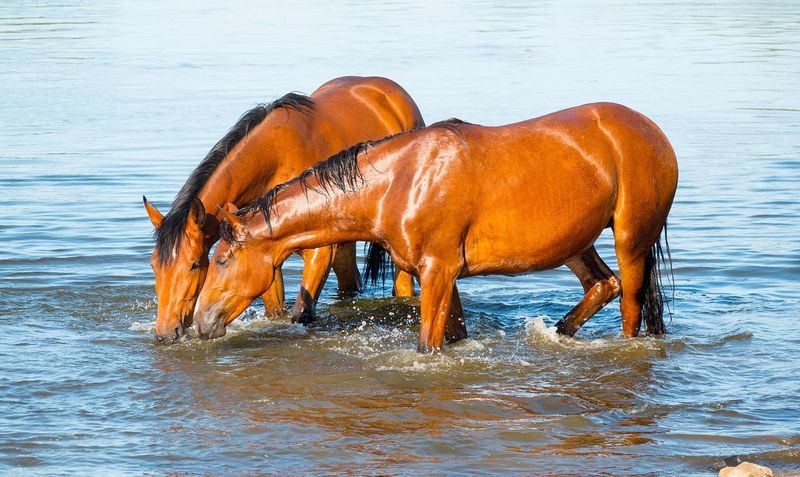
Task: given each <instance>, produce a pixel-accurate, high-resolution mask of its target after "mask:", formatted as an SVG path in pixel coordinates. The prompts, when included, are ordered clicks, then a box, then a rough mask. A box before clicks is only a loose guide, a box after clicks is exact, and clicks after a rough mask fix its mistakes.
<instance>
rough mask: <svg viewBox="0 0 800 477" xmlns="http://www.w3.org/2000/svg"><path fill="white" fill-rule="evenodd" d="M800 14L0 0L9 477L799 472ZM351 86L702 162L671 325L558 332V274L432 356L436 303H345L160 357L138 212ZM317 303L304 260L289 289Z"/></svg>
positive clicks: (478, 303) (293, 270) (489, 296)
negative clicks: (274, 107)
mask: <svg viewBox="0 0 800 477" xmlns="http://www.w3.org/2000/svg"><path fill="white" fill-rule="evenodd" d="M799 19H800V8H798V6H797V5H796V2H762V3H752V2H751V3H746V4H745V3H736V2H733V3H731V2H718V3H714V4H710V5H709V4H701V3H691V4H664V5H660V4H652V3H644V2H612V3H604V4H597V5H595V4H577V3H568V4H564V3H557V2H523V3H521V4H519V5H507V4H504V3H486V2H471V1H470V2H461V3H457V4H451V5H442V4H439V3H437V2H428V3H416V4H408V3H402V4H400V3H383V4H380V5H376V4H372V3H363V2H352V1H350V2H346V3H345V4H338V5H337V4H328V3H321V2H309V3H306V4H303V5H299V6H298V5H292V6H288V4H287V5H286V6H278V5H269V6H267V5H262V4H248V3H246V2H232V3H231V2H229V3H226V4H225V5H214V4H211V3H206V2H201V3H199V4H198V3H195V4H192V5H191V6H189V5H188V4H187V5H179V4H173V3H169V2H167V3H142V2H94V3H92V4H85V5H81V4H70V3H57V4H48V3H44V4H41V3H39V4H33V5H29V4H25V3H23V2H6V3H4V4H3V5H1V6H0V58H2V60H3V64H4V66H5V67H4V68H0V92H2V93H0V97H1V98H3V101H2V104H3V105H4V106H6V107H4V108H0V144H3V147H2V153H0V166H1V167H0V206H2V208H3V210H4V212H5V213H3V214H2V215H1V217H2V218H1V219H0V224H2V226H1V227H0V239H3V242H4V243H5V244H6V246H5V247H3V248H1V249H0V271H1V273H0V327H2V333H0V473H4V474H5V473H10V474H20V475H22V474H24V475H29V474H35V473H38V474H48V475H50V474H54V473H57V472H59V471H61V472H65V473H70V474H72V473H86V472H87V471H86V469H93V470H92V473H98V472H103V471H108V472H112V473H123V474H141V473H143V472H146V471H152V472H155V473H166V472H177V473H179V474H180V473H188V474H195V473H212V474H255V473H259V472H261V473H267V474H282V475H283V474H287V473H288V474H307V473H318V474H348V473H349V474H354V475H363V474H381V475H387V474H388V475H399V474H445V473H448V474H463V475H474V474H496V473H498V472H505V473H510V474H548V475H589V474H603V473H605V474H606V475H621V474H623V475H624V474H650V475H669V474H673V475H674V474H680V475H686V474H704V473H705V474H710V473H712V472H714V470H713V469H714V468H716V467H718V466H720V465H721V462H722V460H723V459H725V458H727V457H729V456H733V455H740V456H743V458H747V459H750V460H755V461H758V462H760V463H764V464H767V465H770V466H772V467H773V468H775V469H796V468H798V467H800V431H798V429H800V412H798V409H800V380H799V379H798V376H797V373H796V369H797V368H798V367H799V366H800V358H798V353H797V349H798V345H800V326H798V322H797V320H796V319H795V317H796V316H797V315H798V314H799V312H800V305H798V304H799V303H800V293H798V288H797V286H796V284H797V280H798V278H800V262H798V259H797V257H798V252H800V242H799V241H798V237H800V228H799V227H798V225H797V212H796V211H797V210H798V205H800V166H798V164H800V161H799V160H798V155H800V142H799V141H798V138H800V109H799V108H798V105H797V99H798V96H797V87H796V81H797V80H796V78H797V75H798V65H800V52H799V51H798V47H797V45H798V44H800V42H798V40H800V30H798V28H797V22H798V20H799ZM344 74H380V75H385V76H389V77H391V78H393V79H395V80H396V81H398V82H399V83H400V84H402V85H403V86H404V87H406V89H408V91H409V92H410V93H411V94H412V96H413V97H414V98H415V99H416V100H417V102H418V103H419V105H420V107H421V109H422V112H423V114H424V115H425V117H426V119H427V121H428V122H433V121H435V120H438V119H442V118H446V117H451V116H457V117H461V118H463V119H465V120H468V121H472V122H479V123H485V124H502V123H508V122H512V121H516V120H520V119H524V118H529V117H532V116H536V115H540V114H544V113H547V112H551V111H554V110H557V109H562V108H565V107H569V106H573V105H576V104H581V103H585V102H590V101H596V100H610V101H618V102H621V103H624V104H627V105H630V106H632V107H634V108H635V109H638V110H640V111H642V112H643V113H645V114H647V115H648V116H650V117H652V118H653V119H654V120H655V121H656V122H657V123H658V124H659V125H660V126H662V128H663V129H664V130H665V132H666V133H667V135H668V136H669V137H670V139H671V140H672V142H673V145H674V147H675V149H676V151H677V153H678V156H679V161H680V166H681V182H680V186H679V190H678V195H677V198H676V203H675V206H674V208H673V213H672V215H671V218H670V243H671V245H672V251H673V258H674V261H675V272H676V281H677V297H676V298H677V303H676V304H675V307H674V311H675V315H674V320H673V322H672V324H671V326H670V328H669V330H670V334H669V335H667V336H666V337H664V338H659V339H653V338H642V339H636V340H623V339H621V337H620V334H619V329H620V325H619V311H618V306H617V304H616V303H614V304H612V305H611V306H609V307H608V309H606V310H604V311H602V312H601V313H600V314H598V316H596V317H595V318H593V319H592V321H591V322H590V323H589V324H587V326H586V327H585V328H584V329H582V330H581V332H580V333H579V335H578V336H577V337H576V338H575V339H570V338H564V337H558V336H556V335H555V334H554V333H553V329H552V326H553V325H554V323H555V322H556V321H557V320H558V318H559V317H560V316H562V315H563V314H564V313H565V312H566V311H568V310H569V309H570V308H571V307H572V306H573V305H574V304H575V303H576V302H577V301H578V300H579V299H580V297H581V290H580V287H579V286H578V284H577V281H576V280H575V279H574V277H572V276H571V275H570V274H569V273H568V272H566V271H564V270H556V271H552V272H546V273H541V274H537V275H532V276H525V277H514V278H510V277H485V278H472V279H467V280H464V281H463V282H461V283H460V284H459V288H460V289H461V290H462V293H463V300H464V305H465V308H466V311H467V324H468V327H469V330H470V333H471V339H469V340H467V341H465V342H462V343H459V344H456V345H453V346H449V347H447V348H446V349H445V351H444V352H443V353H442V354H441V355H439V356H420V355H417V354H416V353H415V352H414V351H413V350H414V342H415V334H416V332H417V331H418V326H419V325H418V314H417V310H416V308H415V306H416V303H415V301H414V300H409V301H403V302H398V301H395V300H393V299H391V298H388V297H386V290H383V291H373V292H371V293H369V294H367V295H366V296H360V297H357V298H340V297H337V296H336V294H335V292H333V291H332V290H333V287H332V286H330V285H329V287H328V288H327V289H326V292H325V294H324V295H323V298H322V304H321V306H320V313H321V316H320V319H319V320H318V323H317V324H316V325H314V326H312V327H309V328H304V327H301V326H297V325H290V324H288V323H286V322H284V321H282V320H269V319H265V318H264V317H263V314H262V313H261V311H260V309H259V307H258V306H254V307H253V308H251V309H250V310H248V311H247V312H246V314H245V316H244V317H243V318H242V319H241V320H238V321H237V322H235V323H234V324H233V325H232V328H231V330H230V331H229V334H228V336H226V337H225V338H224V339H221V340H217V341H212V342H201V341H199V340H197V339H195V338H193V337H192V336H190V337H189V339H187V340H186V341H184V342H182V343H180V344H178V345H176V346H159V345H156V344H154V343H153V340H152V338H151V334H152V324H153V321H154V318H155V314H156V304H155V301H154V297H153V295H154V294H153V290H152V281H153V278H152V272H151V271H150V269H149V267H148V257H149V253H150V250H151V243H150V239H149V235H150V232H151V230H150V223H149V221H148V220H147V218H146V216H145V215H144V212H143V210H142V208H141V203H140V197H141V195H142V194H143V193H146V194H147V196H148V198H151V197H152V198H154V199H155V203H156V204H157V205H158V206H159V207H163V208H166V207H168V205H169V200H170V199H171V198H172V197H173V195H174V194H175V192H176V191H177V190H178V188H179V187H180V185H181V184H182V182H183V180H184V179H185V178H186V176H187V175H188V173H189V172H190V171H191V169H192V168H193V167H194V165H195V164H196V163H197V162H198V161H199V160H200V159H201V158H202V157H203V156H204V155H205V153H206V152H207V150H208V148H209V147H211V145H213V143H214V142H215V141H216V140H217V139H218V138H219V137H221V136H222V134H223V133H224V132H225V130H226V129H227V128H228V127H229V126H230V125H231V124H232V123H233V122H234V121H235V119H236V118H237V117H238V116H239V115H240V114H241V113H242V112H243V111H245V110H246V109H248V108H249V107H251V106H252V105H253V104H254V103H256V102H261V101H266V100H270V99H272V98H275V97H277V96H280V95H282V94H283V93H285V92H287V91H289V90H299V91H304V92H311V91H312V90H313V89H314V88H315V87H316V86H317V85H319V84H321V83H323V82H324V81H326V80H328V79H330V78H332V77H335V76H339V75H344ZM598 249H599V250H600V254H601V255H602V256H603V257H604V258H606V259H607V260H608V261H609V263H610V264H612V266H615V260H614V256H613V248H612V245H611V242H610V240H609V238H608V237H602V238H601V241H600V244H599V247H598ZM331 280H334V279H333V278H332V279H331ZM298 281H299V263H298V262H297V261H293V262H291V263H290V266H289V271H288V273H287V290H289V292H288V296H293V293H294V292H293V291H292V290H296V287H297V286H298ZM94 469H98V470H96V471H95V470H94Z"/></svg>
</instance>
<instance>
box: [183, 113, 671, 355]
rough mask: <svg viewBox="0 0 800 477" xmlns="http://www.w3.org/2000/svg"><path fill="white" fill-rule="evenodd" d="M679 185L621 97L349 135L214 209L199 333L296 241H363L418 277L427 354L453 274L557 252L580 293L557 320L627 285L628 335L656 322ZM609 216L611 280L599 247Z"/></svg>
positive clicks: (551, 262)
mask: <svg viewBox="0 0 800 477" xmlns="http://www.w3.org/2000/svg"><path fill="white" fill-rule="evenodd" d="M677 182H678V165H677V160H676V157H675V153H674V151H673V149H672V146H671V145H670V143H669V141H668V140H667V138H666V136H665V135H664V133H663V132H662V131H661V130H660V129H659V127H658V126H657V125H656V124H655V123H654V122H653V121H651V120H650V119H648V118H647V117H645V116H644V115H642V114H640V113H638V112H636V111H634V110H632V109H629V108H627V107H625V106H622V105H619V104H614V103H594V104H587V105H583V106H578V107H574V108H571V109H566V110H563V111H559V112H556V113H552V114H549V115H546V116H542V117H539V118H535V119H531V120H527V121H523V122H519V123H515V124H510V125H505V126H498V127H485V126H479V125H474V124H469V123H465V122H463V121H459V120H456V119H453V120H448V121H444V122H441V123H436V124H433V125H431V126H429V127H427V128H425V129H421V130H416V131H411V132H406V133H400V134H397V135H395V136H392V137H390V138H386V139H384V140H380V141H373V142H366V143H362V144H357V145H355V146H353V147H351V148H349V149H347V150H344V151H342V152H340V153H339V154H337V155H335V156H333V157H331V158H329V159H327V160H326V161H324V162H321V163H319V164H317V165H316V166H314V167H313V168H311V169H309V170H307V171H306V172H304V173H303V174H301V175H300V176H299V177H297V178H294V179H293V180H291V181H289V182H287V183H285V184H282V185H279V186H277V187H275V188H274V189H272V190H271V191H270V192H269V193H267V194H266V195H265V196H264V197H262V198H261V199H259V200H258V201H256V202H255V203H254V204H252V205H251V206H249V207H246V208H243V209H241V210H237V211H235V212H234V213H232V212H231V211H225V212H224V213H223V214H222V220H223V222H222V224H221V234H222V240H221V241H220V244H219V246H218V247H217V249H216V251H215V252H214V255H213V257H212V265H211V267H210V269H209V276H208V282H207V285H206V287H205V288H203V290H202V292H201V293H200V297H199V298H198V303H197V310H196V313H195V321H196V324H197V327H198V332H199V334H200V337H201V338H215V337H218V336H221V335H224V334H225V326H226V325H227V324H228V323H230V322H231V321H232V320H233V319H235V317H236V316H237V315H238V314H239V313H241V312H242V311H243V310H244V309H245V308H246V307H247V305H248V303H249V302H250V301H251V300H252V299H253V297H255V296H257V295H258V293H260V291H261V290H262V289H266V288H267V287H269V285H270V284H271V282H272V280H273V275H274V274H273V271H274V270H275V269H276V267H278V266H279V265H280V264H281V263H282V262H283V261H284V260H285V259H286V257H287V256H289V254H290V253H292V252H293V251H295V250H298V249H305V248H313V247H319V246H323V245H326V244H336V243H344V242H351V241H354V240H365V241H371V242H376V243H378V244H379V245H381V246H382V247H383V249H385V250H387V251H388V253H389V254H390V255H391V258H392V260H394V263H395V264H396V265H397V266H398V267H399V268H400V269H401V270H403V271H405V272H407V273H409V274H412V275H415V276H417V277H418V279H419V282H420V287H421V298H420V322H421V325H420V332H419V341H418V345H417V351H419V352H421V353H435V352H438V351H440V350H441V347H442V343H443V336H444V335H445V334H446V332H445V328H446V323H447V319H448V314H449V311H450V307H451V303H452V301H453V300H452V298H453V291H454V289H455V283H456V279H458V278H461V277H470V276H475V275H487V274H504V275H514V274H519V273H526V272H533V271H538V270H546V269H552V268H555V267H558V266H561V265H566V266H567V267H568V268H569V269H570V270H572V271H573V272H574V273H575V274H576V275H577V277H578V278H579V280H580V282H581V284H582V286H583V289H584V293H585V294H584V296H583V298H582V299H581V301H580V302H579V303H578V304H577V305H576V306H575V307H574V308H573V309H572V310H571V311H570V312H569V313H567V314H566V315H565V316H564V318H563V319H561V320H560V321H559V322H558V324H557V330H558V332H559V333H561V334H565V335H570V336H572V335H574V334H575V333H576V332H577V331H578V329H579V328H580V327H581V325H583V324H584V323H585V322H586V321H587V320H588V319H589V318H590V317H591V316H592V315H594V314H595V313H596V312H597V311H598V310H599V309H601V308H602V307H603V306H605V305H606V304H608V303H609V302H610V301H611V300H613V299H614V298H616V297H618V296H620V295H621V296H622V298H621V303H620V309H621V314H622V332H623V334H624V336H625V337H634V336H637V335H638V334H639V332H640V329H641V324H642V322H644V323H645V327H646V332H647V333H650V334H654V335H655V334H661V333H664V332H665V325H664V319H663V314H664V303H665V300H666V293H665V291H664V285H663V283H662V280H661V275H660V273H661V270H662V269H663V266H662V265H665V264H666V259H665V257H664V252H663V249H662V247H661V235H662V231H663V233H664V235H666V220H667V215H668V214H669V211H670V208H671V206H672V201H673V198H674V195H675V190H676V188H677ZM606 228H611V229H612V231H613V234H614V243H615V252H616V255H617V258H618V261H619V271H620V277H618V276H617V275H616V274H615V273H614V272H613V271H612V270H611V269H610V268H609V267H608V265H606V264H605V262H603V260H602V259H601V258H600V256H599V255H598V253H597V250H596V249H595V247H594V243H595V241H596V240H597V238H598V237H599V236H600V234H601V232H602V231H603V230H604V229H606ZM668 247H669V244H667V254H669V249H668ZM670 263H671V260H670Z"/></svg>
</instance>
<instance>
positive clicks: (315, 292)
mask: <svg viewBox="0 0 800 477" xmlns="http://www.w3.org/2000/svg"><path fill="white" fill-rule="evenodd" d="M333 253H334V247H333V246H331V247H320V248H315V249H313V250H303V251H302V252H300V255H301V256H302V257H303V261H304V263H305V264H304V266H303V278H302V281H301V282H300V292H299V293H298V295H297V301H296V302H295V303H294V307H293V308H292V322H293V323H303V324H308V323H313V322H314V316H315V315H314V313H315V308H316V305H317V300H318V299H319V294H320V293H321V292H322V287H323V286H324V285H325V280H327V279H328V273H329V272H330V270H331V264H332V262H333Z"/></svg>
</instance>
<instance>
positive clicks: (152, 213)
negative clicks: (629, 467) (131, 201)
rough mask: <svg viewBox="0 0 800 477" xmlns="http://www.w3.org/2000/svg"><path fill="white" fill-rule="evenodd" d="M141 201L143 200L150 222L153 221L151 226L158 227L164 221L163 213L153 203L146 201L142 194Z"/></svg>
mask: <svg viewBox="0 0 800 477" xmlns="http://www.w3.org/2000/svg"><path fill="white" fill-rule="evenodd" d="M142 202H144V209H145V210H146V211H147V215H148V216H149V217H150V222H153V227H155V228H158V227H159V226H160V225H161V222H163V221H164V214H162V213H161V212H159V211H158V209H156V207H155V206H154V205H153V204H151V203H150V202H147V197H145V196H142Z"/></svg>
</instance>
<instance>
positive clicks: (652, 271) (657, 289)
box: [642, 223, 675, 335]
mask: <svg viewBox="0 0 800 477" xmlns="http://www.w3.org/2000/svg"><path fill="white" fill-rule="evenodd" d="M664 248H665V249H666V252H667V254H666V256H665V255H664V250H663V249H662V248H661V239H660V238H659V239H658V241H656V243H655V244H654V245H653V247H652V248H651V249H650V252H649V253H648V254H647V261H646V262H645V266H644V290H643V293H644V300H643V303H642V322H643V323H644V326H645V331H646V332H647V334H650V335H660V334H664V333H666V332H667V327H666V325H665V324H664V305H666V306H667V310H668V311H669V310H670V306H669V300H668V299H667V294H666V293H665V291H664V280H663V278H662V276H661V275H662V267H663V268H664V269H669V277H668V283H667V285H668V286H669V287H670V288H671V289H672V301H673V302H674V301H675V275H674V273H673V271H672V255H671V254H670V252H669V240H668V239H667V224H666V223H665V224H664ZM671 321H672V312H671V311H670V322H671Z"/></svg>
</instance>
